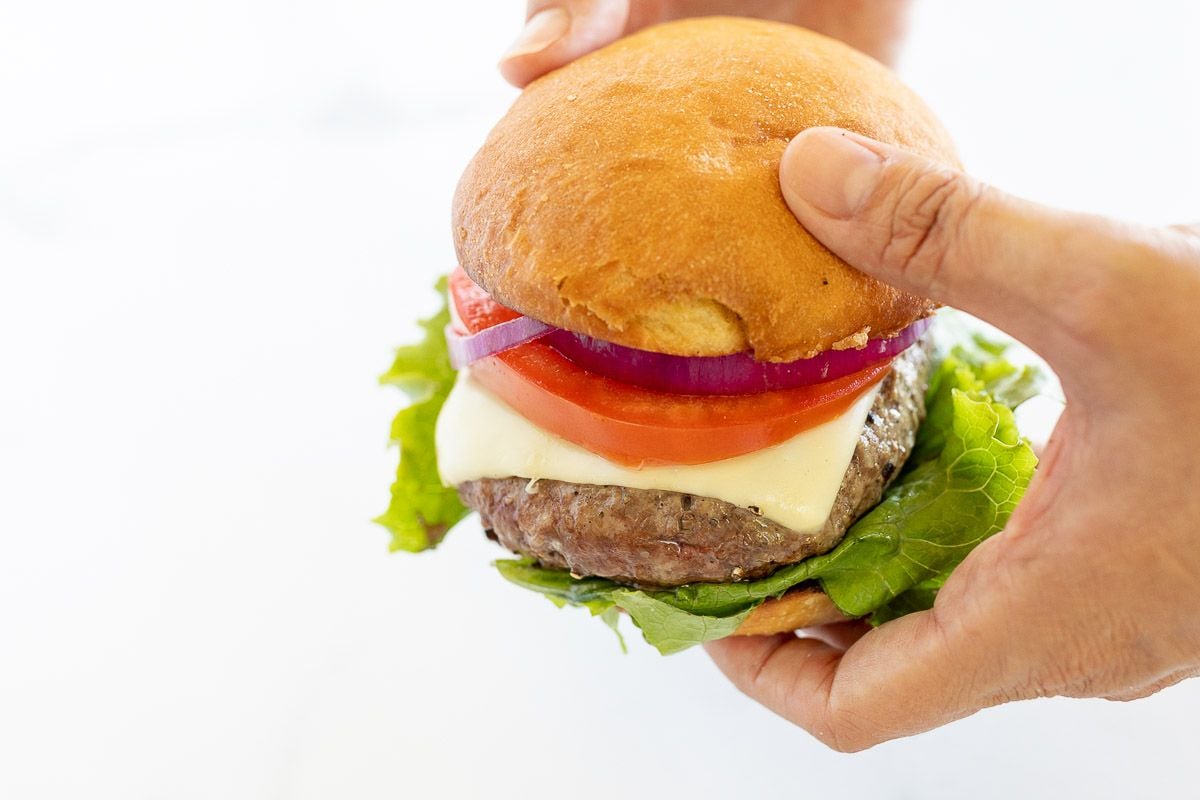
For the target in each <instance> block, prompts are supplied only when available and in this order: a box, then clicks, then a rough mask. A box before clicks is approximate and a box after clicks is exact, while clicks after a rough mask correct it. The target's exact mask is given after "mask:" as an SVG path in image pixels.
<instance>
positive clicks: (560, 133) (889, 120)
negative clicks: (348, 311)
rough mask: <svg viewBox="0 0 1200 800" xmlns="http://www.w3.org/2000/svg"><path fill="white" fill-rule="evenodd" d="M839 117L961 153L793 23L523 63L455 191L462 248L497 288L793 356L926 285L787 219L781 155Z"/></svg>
mask: <svg viewBox="0 0 1200 800" xmlns="http://www.w3.org/2000/svg"><path fill="white" fill-rule="evenodd" d="M818 125H835V126H839V127H842V128H847V129H849V130H852V131H856V132H858V133H861V134H864V135H866V136H870V137H872V138H875V139H879V140H881V141H884V142H889V143H892V144H896V145H899V146H901V147H904V148H906V149H908V150H911V151H914V152H916V153H920V154H922V155H925V156H928V157H930V158H934V159H936V160H938V161H941V162H944V163H946V164H950V165H955V166H957V165H958V159H957V157H956V155H955V152H954V148H953V145H952V143H951V141H950V138H949V136H948V134H947V133H946V132H945V130H944V129H943V128H942V126H941V125H940V124H939V123H938V121H937V120H936V119H935V118H934V116H933V114H932V113H931V112H930V111H929V110H928V109H927V108H926V106H925V105H924V103H922V102H921V100H920V99H919V98H918V97H917V96H916V95H915V94H914V93H913V92H912V91H911V90H909V89H908V88H907V87H905V86H904V85H903V84H901V83H900V82H899V81H898V80H897V79H896V78H895V77H894V76H893V75H892V73H891V72H890V71H889V70H888V69H887V68H885V67H883V66H882V65H881V64H879V63H878V62H876V61H874V60H872V59H871V58H869V57H868V56H866V55H863V54H861V53H859V52H858V51H856V50H854V49H852V48H850V47H848V46H847V45H844V44H842V43H840V42H837V41H835V40H833V39H829V38H827V37H824V36H821V35H819V34H816V33H812V32H810V31H807V30H805V29H803V28H798V27H795V26H791V25H784V24H781V23H773V22H763V21H757V20H748V19H735V18H724V17H707V18H700V19H692V20H682V21H678V22H672V23H667V24H664V25H659V26H656V27H653V28H649V29H646V30H644V31H642V32H640V33H637V34H635V35H633V36H630V37H628V38H626V39H622V40H620V41H618V42H617V43H615V44H613V45H610V46H608V47H606V48H604V49H602V50H599V51H597V52H595V53H592V54H590V55H587V56H584V57H583V58H581V59H579V60H578V61H575V62H573V63H571V64H569V65H567V66H565V67H563V68H562V69H559V70H557V71H555V72H552V73H550V74H549V75H546V76H544V77H542V78H540V79H539V80H537V81H535V82H534V83H532V84H531V85H530V86H529V87H528V88H527V89H526V90H525V92H524V93H523V94H522V95H521V96H520V97H519V98H518V99H517V101H516V103H514V104H513V106H512V108H511V109H510V110H509V112H508V114H507V115H506V116H505V117H504V118H503V119H502V120H501V121H500V122H499V124H497V125H496V127H495V129H493V130H492V132H491V134H490V135H489V136H488V139H487V141H486V143H485V144H484V145H483V147H482V149H480V151H479V152H478V153H477V154H476V156H475V158H474V159H473V160H472V161H471V163H470V165H469V166H468V167H467V170H466V172H465V173H464V175H463V177H462V180H461V181H460V183H459V185H458V190H457V193H456V195H455V198H454V209H453V221H454V240H455V246H456V249H457V251H458V257H459V261H460V263H461V264H462V265H463V267H464V268H465V269H466V270H467V272H468V273H470V275H471V276H472V277H473V278H474V279H475V280H476V281H477V282H478V283H480V284H481V285H482V286H484V287H485V288H486V289H487V290H488V291H489V292H491V293H492V294H493V295H494V296H495V297H496V298H497V299H498V300H499V301H500V302H502V303H504V304H505V305H508V306H511V307H512V308H515V309H517V310H519V311H521V312H523V313H525V314H528V315H530V316H532V317H535V318H537V319H540V320H543V321H545V322H548V323H550V324H552V325H556V326H559V327H563V328H569V329H571V330H574V331H579V332H582V333H586V334H588V335H591V336H595V337H597V338H600V339H604V340H607V341H612V342H616V343H618V344H623V345H626V346H629V347H637V348H641V349H645V350H654V351H658V352H663V353H671V354H674V355H688V356H694V355H721V354H726V353H731V352H737V351H741V350H746V349H751V350H753V351H754V353H755V355H756V357H758V358H759V359H760V360H769V361H790V360H794V359H797V358H806V357H809V356H812V355H814V354H816V353H818V352H820V351H823V350H826V349H829V348H837V349H844V348H849V347H859V346H862V344H864V343H865V339H866V338H868V337H877V336H887V335H889V334H892V333H895V332H896V331H898V330H900V329H902V328H904V327H905V326H907V325H908V324H910V323H911V322H913V321H914V320H916V319H919V318H921V317H923V316H926V315H928V314H929V313H931V312H932V310H933V309H934V308H935V305H934V304H933V303H932V302H930V301H928V300H925V299H922V298H917V297H914V296H911V295H908V294H904V293H902V292H899V291H897V290H895V289H892V288H890V287H888V286H885V285H883V284H881V283H879V282H877V281H875V280H872V279H870V278H868V277H866V276H865V275H863V274H862V273H860V272H857V271H856V270H854V269H851V268H850V267H849V266H847V265H846V264H845V262H843V261H841V260H840V259H839V258H837V257H836V256H834V255H833V254H831V253H830V252H829V251H828V250H826V249H825V248H824V247H823V246H822V245H821V244H820V243H819V242H817V241H816V240H815V239H814V238H813V237H812V236H811V235H809V233H808V232H807V231H806V230H804V228H803V227H801V225H800V224H799V223H798V222H797V221H796V219H795V217H794V216H793V215H792V213H791V212H790V211H789V210H788V207H787V205H786V203H785V202H784V199H783V196H782V194H781V193H780V189H779V180H778V168H779V159H780V156H781V155H782V153H783V150H784V148H785V147H786V145H787V143H788V142H789V141H790V140H791V139H792V137H794V136H795V135H796V134H797V133H799V132H800V131H801V130H804V129H805V128H809V127H813V126H818Z"/></svg>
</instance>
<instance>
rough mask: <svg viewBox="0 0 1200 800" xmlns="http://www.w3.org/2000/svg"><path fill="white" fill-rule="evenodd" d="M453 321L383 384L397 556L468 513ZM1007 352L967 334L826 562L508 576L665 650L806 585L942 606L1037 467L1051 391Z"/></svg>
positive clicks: (433, 325) (878, 613)
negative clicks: (745, 575) (902, 451)
mask: <svg viewBox="0 0 1200 800" xmlns="http://www.w3.org/2000/svg"><path fill="white" fill-rule="evenodd" d="M439 288H442V289H443V290H444V283H443V284H441V285H440V286H439ZM447 321H448V312H447V310H446V308H444V307H443V309H442V311H441V312H440V313H439V314H437V315H435V316H434V317H431V318H430V319H427V320H424V321H423V322H422V323H421V325H422V327H423V328H424V329H425V339H424V341H422V342H421V343H419V344H417V345H413V346H410V347H406V348H402V349H401V350H399V351H398V352H397V355H396V361H395V364H394V365H393V366H392V369H391V370H389V371H388V373H387V374H385V375H384V376H383V377H382V378H381V381H382V382H383V383H389V384H394V385H397V386H400V387H401V388H403V389H405V391H406V392H408V393H409V396H410V398H411V399H412V404H411V405H410V406H408V407H407V408H405V409H404V410H402V411H401V412H400V414H399V415H397V417H396V421H395V422H394V423H393V426H392V439H393V440H394V441H396V442H398V443H399V444H400V449H401V459H400V468H399V472H398V475H397V479H396V483H395V484H394V485H393V486H392V503H391V506H390V507H389V508H388V510H387V512H386V513H385V514H384V515H383V516H381V517H380V518H379V520H378V521H379V522H380V523H381V524H383V525H385V526H386V527H387V528H388V529H389V530H391V531H392V535H393V543H392V547H393V549H400V550H409V551H418V550H423V549H425V548H427V547H432V546H435V545H436V544H437V542H438V541H439V540H440V538H441V536H442V535H443V534H444V532H445V531H446V530H447V529H448V528H449V527H450V526H452V525H453V524H454V523H455V522H457V521H458V520H459V519H461V518H462V517H463V516H464V515H465V514H466V513H467V510H466V509H465V508H464V507H463V506H462V504H461V503H460V502H459V500H458V497H457V495H456V494H455V492H454V490H453V489H447V488H445V487H442V485H441V483H440V481H439V479H438V475H437V461H436V455H435V451H434V442H433V438H434V437H433V429H434V423H435V421H436V419H437V413H438V411H439V410H440V409H441V406H442V403H443V402H444V401H445V398H446V395H447V394H448V393H449V390H450V387H451V386H452V385H453V381H454V373H453V370H452V369H451V368H450V362H449V358H448V356H447V353H446V346H445V341H444V338H443V335H442V331H443V329H444V328H445V325H446V323H447ZM1007 347H1008V346H1007V345H1006V344H1003V343H1000V342H996V341H993V340H991V339H989V338H986V337H984V336H982V335H980V334H977V333H976V334H967V335H965V336H964V338H963V339H962V340H961V341H960V342H959V343H957V344H955V345H954V346H952V347H951V348H949V351H948V352H946V353H944V354H943V355H942V356H940V357H939V358H938V360H937V362H936V363H935V366H934V369H933V373H932V376H931V379H930V385H929V390H928V392H927V395H926V408H927V415H926V419H925V422H924V423H923V424H922V425H921V427H920V428H919V429H918V431H917V439H916V444H915V446H914V449H913V454H912V456H910V458H909V460H908V462H907V464H906V465H905V467H904V470H903V471H902V473H901V474H900V476H899V477H898V478H897V479H896V481H895V482H894V483H893V484H892V486H891V487H890V488H889V489H888V490H887V492H886V493H885V494H884V497H883V499H882V500H881V502H880V503H879V505H877V506H876V507H875V508H874V509H872V510H871V511H870V512H868V513H867V514H866V515H865V516H863V517H862V518H861V519H859V520H858V521H857V522H855V523H854V525H852V526H851V527H850V529H849V530H848V531H847V533H846V536H845V537H844V538H843V540H842V541H841V543H840V544H839V545H838V546H837V547H836V548H834V549H833V550H832V551H830V552H828V553H826V554H824V555H820V556H816V557H813V558H809V559H806V560H805V561H802V562H800V563H798V564H793V565H791V566H788V567H784V568H783V569H780V570H778V571H777V572H775V573H773V574H772V575H770V576H768V577H766V578H762V579H760V580H756V581H747V582H741V583H723V584H710V583H705V584H690V585H687V586H681V587H679V588H677V589H674V590H669V591H643V590H639V589H634V588H631V587H629V586H625V585H622V584H619V583H616V582H614V581H610V580H607V579H604V578H595V577H584V578H574V577H572V576H571V575H570V573H569V572H567V571H566V570H560V569H548V568H544V567H540V566H538V565H537V564H536V563H534V562H533V561H531V560H529V559H502V560H499V561H497V562H496V567H497V569H498V570H499V571H500V574H501V575H503V576H504V577H505V578H506V579H508V580H509V581H511V582H512V583H515V584H517V585H518V586H523V587H525V588H526V589H531V590H533V591H536V592H539V593H541V594H543V595H545V596H546V597H547V598H549V599H550V600H551V601H552V602H554V603H555V604H556V605H558V606H565V605H572V606H579V607H583V608H586V609H588V610H589V611H590V612H591V614H592V615H593V616H599V617H600V618H601V619H602V620H603V621H604V622H606V623H607V624H608V625H609V626H610V627H612V628H613V629H614V630H616V629H617V620H618V614H617V610H618V609H621V610H624V611H625V612H627V613H628V615H629V617H630V618H631V619H632V620H633V622H634V624H635V625H636V626H637V627H638V628H640V629H641V631H642V635H643V637H644V638H645V639H646V641H647V642H649V643H650V644H651V645H653V646H654V647H655V648H657V649H658V650H659V651H660V652H661V653H663V654H669V653H676V652H679V651H680V650H684V649H686V648H688V647H691V646H693V645H696V644H699V643H701V642H706V641H709V640H711V639H719V638H721V637H723V636H727V635H729V634H730V633H732V632H733V631H734V630H735V629H736V628H737V627H738V626H739V625H740V624H741V623H742V621H743V620H745V619H746V617H748V616H749V615H750V613H751V612H752V611H753V610H754V608H755V607H756V606H758V605H760V604H761V603H763V602H764V601H765V600H767V599H769V598H772V597H779V596H781V595H783V594H784V593H786V592H787V591H788V590H789V589H791V588H792V587H794V586H796V585H798V584H800V583H803V582H806V581H816V582H817V583H819V584H820V586H821V588H822V589H823V590H824V591H825V593H826V594H827V595H829V597H830V599H831V600H832V601H833V602H834V604H835V605H837V607H838V608H840V609H841V610H842V611H843V612H844V613H846V614H847V615H849V616H853V617H869V618H870V620H871V621H872V622H873V623H875V624H880V623H882V622H886V621H887V620H889V619H893V618H895V617H898V616H901V615H903V614H906V613H910V612H913V611H918V610H921V609H925V608H929V607H931V606H932V604H933V600H934V598H935V597H936V595H937V591H938V589H939V588H940V587H941V586H942V584H943V583H944V582H945V580H946V578H947V576H948V575H949V574H950V572H951V571H952V570H953V569H954V567H956V566H957V565H958V564H959V563H960V562H961V561H962V560H963V558H965V557H966V555H967V553H969V552H970V551H971V550H972V549H973V548H974V547H975V546H976V545H978V544H979V543H980V542H982V541H983V540H984V539H986V538H987V537H989V536H991V535H993V534H995V533H997V532H999V531H1000V530H1002V529H1003V528H1004V525H1005V524H1006V523H1007V521H1008V518H1009V516H1010V515H1011V514H1012V512H1013V509H1014V508H1015V507H1016V504H1017V502H1018V501H1019V500H1020V499H1021V496H1022V494H1024V492H1025V489H1026V487H1027V486H1028V485H1029V481H1030V479H1031V478H1032V477H1033V472H1034V469H1035V467H1036V465H1037V458H1036V456H1035V455H1034V453H1033V449H1032V448H1031V447H1030V445H1029V443H1028V441H1026V440H1024V439H1022V438H1021V436H1020V434H1019V432H1018V431H1017V426H1016V423H1015V421H1014V419H1013V413H1012V409H1013V408H1015V407H1016V406H1017V405H1019V404H1020V403H1022V402H1024V401H1025V400H1027V399H1028V398H1029V397H1031V396H1033V395H1034V394H1035V393H1037V391H1038V388H1039V379H1040V374H1039V371H1038V370H1037V369H1036V368H1034V367H1030V366H1023V367H1018V366H1016V365H1014V364H1013V363H1011V362H1010V361H1009V360H1008V359H1007V358H1006V357H1005V355H1006V352H1007ZM619 635H620V634H619V632H618V636H619ZM623 646H624V642H622V647H623Z"/></svg>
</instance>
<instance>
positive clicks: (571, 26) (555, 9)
mask: <svg viewBox="0 0 1200 800" xmlns="http://www.w3.org/2000/svg"><path fill="white" fill-rule="evenodd" d="M628 19H629V0H530V2H529V5H528V8H527V10H526V22H525V28H524V30H522V31H521V34H520V35H519V36H518V37H517V39H516V41H515V42H513V43H512V45H510V46H509V48H508V51H507V52H506V53H505V54H504V55H503V56H502V57H501V58H500V74H501V75H503V76H504V79H505V80H507V81H508V82H509V83H511V84H512V85H514V86H525V84H527V83H529V82H530V81H532V80H534V79H535V78H539V77H541V76H542V75H545V74H546V73H547V72H549V71H550V70H553V69H558V68H559V67H561V66H562V65H563V64H566V63H567V62H569V61H574V60H575V59H577V58H579V57H580V56H582V55H584V54H586V53H590V52H591V51H593V50H596V49H598V48H600V47H603V46H604V45H606V44H609V43H610V42H613V41H616V40H617V39H618V38H619V37H620V36H621V34H622V32H623V31H624V30H625V23H626V22H627V20H628Z"/></svg>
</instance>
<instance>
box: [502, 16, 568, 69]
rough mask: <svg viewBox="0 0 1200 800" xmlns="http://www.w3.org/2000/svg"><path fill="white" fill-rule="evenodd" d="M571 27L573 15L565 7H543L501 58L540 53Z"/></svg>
mask: <svg viewBox="0 0 1200 800" xmlns="http://www.w3.org/2000/svg"><path fill="white" fill-rule="evenodd" d="M570 27H571V15H570V14H568V13H567V10H566V9H564V8H543V9H542V10H541V11H539V12H538V13H536V14H534V15H533V16H532V17H530V18H529V21H528V22H526V23H525V30H523V31H521V35H520V36H518V37H517V40H516V41H515V42H513V43H512V45H511V46H510V47H509V48H508V51H507V52H505V54H504V55H503V56H502V57H501V58H500V60H501V61H508V60H509V59H510V58H516V57H517V56H527V55H530V54H532V53H540V52H541V51H543V50H545V49H546V48H547V47H549V46H550V45H552V44H554V43H555V42H557V41H558V40H559V39H561V38H562V37H563V36H565V35H566V33H567V30H568V29H569V28H570Z"/></svg>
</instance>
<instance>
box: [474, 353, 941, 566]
mask: <svg viewBox="0 0 1200 800" xmlns="http://www.w3.org/2000/svg"><path fill="white" fill-rule="evenodd" d="M928 373H929V347H928V344H927V342H920V343H918V344H917V345H914V346H913V347H910V348H909V349H908V350H907V351H906V352H905V353H904V354H902V355H901V356H900V357H899V358H897V359H896V361H895V362H894V366H893V369H892V371H891V372H890V373H889V374H888V375H887V377H885V378H884V379H883V383H882V385H881V386H880V390H879V394H878V395H877V396H876V398H875V402H874V404H873V405H872V406H871V410H870V412H869V413H868V414H867V422H866V425H865V426H864V427H863V431H862V433H861V434H860V435H859V438H858V444H857V446H856V447H855V448H854V456H853V458H851V460H850V466H849V468H848V469H847V470H846V476H845V478H844V479H843V480H842V486H841V489H840V490H839V491H838V495H837V499H836V500H834V503H833V510H832V511H831V512H830V515H829V518H828V519H827V520H826V521H825V524H824V525H823V526H822V527H821V528H820V529H819V530H817V531H810V532H807V533H801V532H798V531H794V530H791V529H790V528H786V527H784V526H782V525H779V524H778V523H775V522H772V521H771V520H769V519H766V518H765V517H763V516H762V515H761V514H759V513H757V510H756V509H752V508H742V507H740V506H735V505H732V504H731V503H727V502H725V501H723V500H717V499H715V498H712V497H697V496H695V495H690V494H682V493H680V492H667V491H658V490H649V489H629V488H626V487H623V486H592V485H585V484H576V483H564V482H562V481H553V480H539V481H537V483H536V486H535V487H533V490H532V491H531V490H530V486H529V479H528V478H518V477H513V478H483V479H480V480H475V481H467V482H466V483H463V484H461V485H460V486H459V487H458V492H459V495H460V496H461V497H462V499H463V502H464V503H466V504H467V505H468V506H470V507H471V508H473V509H475V510H476V511H478V512H479V514H480V517H481V518H482V521H483V527H484V529H485V530H486V531H487V533H488V535H489V536H490V537H492V538H493V539H496V540H497V541H499V542H500V544H502V545H504V546H505V547H507V548H508V549H509V550H512V551H513V552H515V553H520V554H523V555H527V556H532V557H533V558H535V559H537V560H538V561H539V562H540V563H541V564H543V565H545V566H548V567H560V568H565V569H569V570H571V571H572V572H574V573H575V574H577V575H599V576H602V577H605V578H612V579H613V580H616V581H620V582H622V583H629V584H633V585H636V586H642V587H646V588H663V587H671V586H679V585H681V584H685V583H694V582H715V583H724V582H728V581H739V580H751V579H754V578H761V577H763V576H765V575H769V574H770V573H772V572H774V571H775V570H777V569H778V568H780V567H782V566H784V565H786V564H794V563H796V562H797V561H802V560H804V559H806V558H809V557H810V556H814V555H819V554H821V553H825V552H828V551H829V550H831V549H833V548H834V547H835V546H836V545H837V543H838V542H839V541H841V539H842V536H843V535H845V532H846V528H848V527H849V526H850V525H851V524H852V523H853V522H854V521H855V520H856V519H858V518H859V517H860V516H862V515H863V514H864V513H866V512H867V511H868V510H869V509H870V508H872V507H873V506H874V505H875V504H876V503H878V502H879V499H880V497H881V496H882V495H883V490H884V489H885V488H886V487H887V485H888V484H889V483H890V482H891V481H892V479H893V478H894V477H895V476H896V474H897V473H898V472H899V471H900V467H902V466H903V465H904V461H905V459H906V458H907V457H908V453H909V451H910V450H911V449H912V445H913V439H914V437H915V435H916V430H917V426H918V425H920V424H921V420H922V419H923V418H924V416H925V403H924V396H925V387H926V383H927V381H928Z"/></svg>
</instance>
